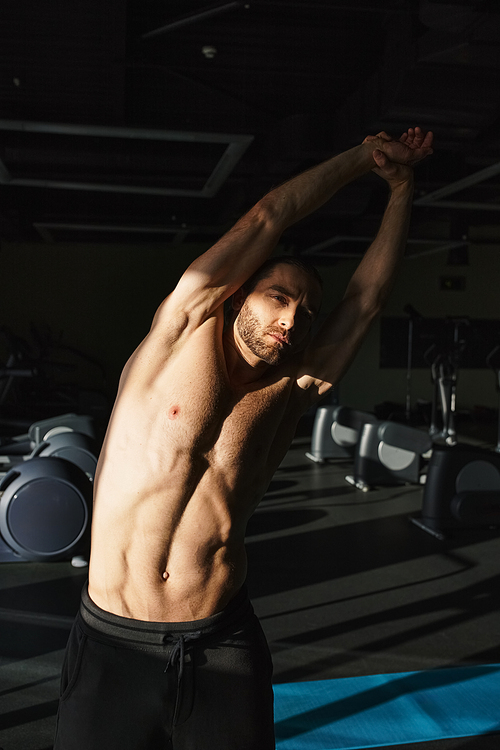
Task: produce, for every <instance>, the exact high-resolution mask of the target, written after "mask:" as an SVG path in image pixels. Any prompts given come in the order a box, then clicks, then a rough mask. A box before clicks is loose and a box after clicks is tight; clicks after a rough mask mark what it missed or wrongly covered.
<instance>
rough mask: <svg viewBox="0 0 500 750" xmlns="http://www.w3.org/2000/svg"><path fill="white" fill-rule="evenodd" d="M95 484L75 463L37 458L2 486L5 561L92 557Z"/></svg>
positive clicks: (0, 552)
mask: <svg viewBox="0 0 500 750" xmlns="http://www.w3.org/2000/svg"><path fill="white" fill-rule="evenodd" d="M91 507H92V483H91V481H90V480H89V478H88V476H87V475H86V473H85V472H84V471H83V470H82V469H80V468H79V467H78V466H77V465H76V464H74V463H71V462H70V461H67V460H65V459H64V458H57V457H54V456H47V457H43V458H42V457H38V458H33V459H31V460H30V461H26V462H25V463H23V464H21V465H19V467H17V468H13V469H11V470H10V471H9V472H8V473H7V474H6V475H5V476H4V478H3V479H2V481H1V482H0V562H26V561H38V562H47V561H49V560H50V561H52V560H74V564H75V565H76V566H77V567H81V566H82V565H83V564H85V561H86V557H87V555H88V547H89V534H90V517H91Z"/></svg>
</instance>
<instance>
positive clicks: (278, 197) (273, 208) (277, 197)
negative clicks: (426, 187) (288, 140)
mask: <svg viewBox="0 0 500 750" xmlns="http://www.w3.org/2000/svg"><path fill="white" fill-rule="evenodd" d="M376 147H377V143H376V142H375V141H373V142H369V143H362V144H361V145H359V146H355V147H354V148H351V149H349V150H348V151H344V152H343V153H341V154H338V155H337V156H334V157H332V158H331V159H328V160H327V161H325V162H322V163H321V164H318V165H317V166H315V167H312V168H311V169H309V170H307V171H306V172H303V173H302V174H299V175H297V177H293V178H292V179H291V180H288V181H287V182H285V183H283V185H280V186H279V187H277V188H274V190H271V192H269V193H268V194H267V195H266V196H264V198H263V199H262V200H261V201H260V202H259V204H260V205H261V206H262V207H265V208H266V210H267V211H269V213H270V214H271V216H272V218H273V220H274V221H275V222H277V224H278V225H279V227H280V229H281V231H283V230H284V229H286V227H288V226H290V225H291V224H294V223H295V222H297V221H300V219H303V218H304V217H305V216H308V215H309V214H310V213H312V212H313V211H315V210H316V209H318V208H320V206H322V205H323V204H324V203H326V202H327V201H328V200H329V199H330V198H331V197H332V196H333V195H334V194H335V193H336V192H337V190H339V189H340V188H342V187H344V185H347V184H348V183H349V182H351V181H352V180H354V179H356V178H357V177H360V176H361V175H363V174H366V173H367V172H369V171H370V170H371V169H372V168H373V167H374V166H375V162H374V159H373V151H374V150H375V148H376ZM259 204H258V205H259Z"/></svg>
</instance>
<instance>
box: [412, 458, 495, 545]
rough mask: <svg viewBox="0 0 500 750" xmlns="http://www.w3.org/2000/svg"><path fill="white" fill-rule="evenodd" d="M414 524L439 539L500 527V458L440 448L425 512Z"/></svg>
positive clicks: (430, 469) (427, 486)
mask: <svg viewBox="0 0 500 750" xmlns="http://www.w3.org/2000/svg"><path fill="white" fill-rule="evenodd" d="M410 520H411V521H412V523H414V524H416V525H417V526H419V527H420V528H421V529H423V530H424V531H426V532H428V533H429V534H432V535H433V536H435V537H437V538H438V539H444V538H445V537H446V535H447V534H449V533H450V532H453V531H456V530H458V529H477V528H492V527H494V528H496V527H498V526H500V454H499V453H495V452H494V451H489V450H485V449H484V448H476V447H474V446H469V445H454V446H448V445H436V446H435V447H434V449H433V452H432V456H431V459H430V461H429V465H428V467H427V481H426V483H425V488H424V494H423V498H422V511H421V513H420V514H419V515H418V516H414V517H412V518H411V519H410Z"/></svg>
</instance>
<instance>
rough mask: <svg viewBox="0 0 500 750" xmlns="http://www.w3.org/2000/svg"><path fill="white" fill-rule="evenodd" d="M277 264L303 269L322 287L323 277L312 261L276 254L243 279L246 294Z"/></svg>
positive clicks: (265, 277)
mask: <svg viewBox="0 0 500 750" xmlns="http://www.w3.org/2000/svg"><path fill="white" fill-rule="evenodd" d="M279 265H287V266H295V268H300V270H301V271H304V273H307V274H308V275H309V276H311V277H312V278H313V279H314V280H315V281H317V282H318V284H319V285H320V287H321V289H323V279H322V278H321V276H320V275H319V272H318V269H317V268H315V267H314V266H313V264H312V263H308V261H306V260H302V258H296V257H288V256H281V255H278V256H275V257H274V258H268V260H266V261H265V262H264V263H263V264H262V265H261V266H260V267H259V268H258V269H257V270H256V271H255V273H253V274H252V275H251V276H250V278H249V279H247V280H246V281H245V283H244V284H243V289H244V290H245V292H246V293H247V294H249V293H250V292H253V290H254V289H255V287H256V286H257V284H258V283H259V281H262V279H267V277H268V276H270V275H271V273H272V271H273V269H274V268H275V267H276V266H279Z"/></svg>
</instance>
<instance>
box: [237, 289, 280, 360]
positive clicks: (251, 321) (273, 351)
mask: <svg viewBox="0 0 500 750" xmlns="http://www.w3.org/2000/svg"><path fill="white" fill-rule="evenodd" d="M236 330H237V331H238V333H239V335H240V337H241V339H242V341H243V342H244V343H245V344H246V346H247V347H248V348H249V349H250V351H251V352H252V354H254V355H255V356H256V357H258V358H259V359H261V360H262V361H263V362H265V363H266V364H268V365H278V364H279V363H280V362H282V361H283V359H285V357H286V356H287V354H289V353H290V349H291V347H290V346H289V345H288V344H280V343H279V342H278V341H274V343H273V342H272V341H267V340H266V339H265V338H264V337H265V334H266V333H271V334H273V333H274V334H279V335H280V336H282V335H283V332H282V331H280V330H279V329H277V328H272V327H269V328H263V327H262V326H261V324H260V322H259V319H258V318H257V316H256V315H254V314H253V313H252V311H251V310H250V308H249V306H248V304H247V303H246V302H244V304H243V307H242V308H241V310H240V311H239V314H238V317H237V318H236Z"/></svg>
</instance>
